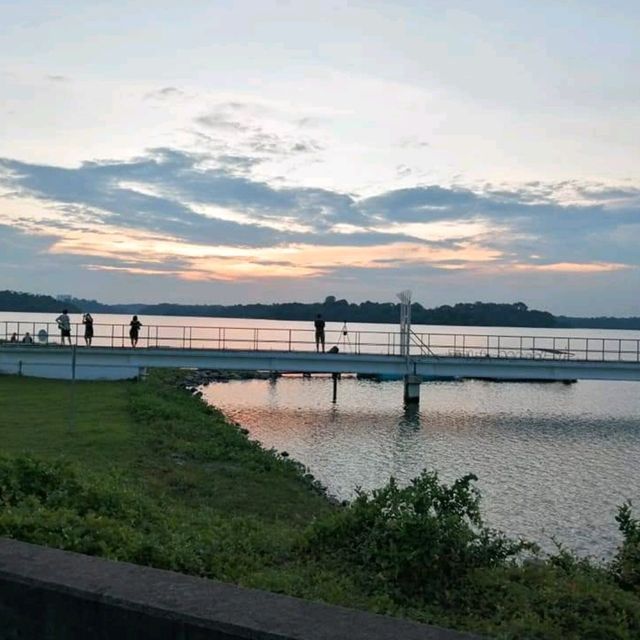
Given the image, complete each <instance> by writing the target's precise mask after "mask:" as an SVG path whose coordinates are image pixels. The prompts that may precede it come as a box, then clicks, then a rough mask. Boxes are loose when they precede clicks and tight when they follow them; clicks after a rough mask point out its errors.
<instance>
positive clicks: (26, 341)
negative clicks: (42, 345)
mask: <svg viewBox="0 0 640 640" xmlns="http://www.w3.org/2000/svg"><path fill="white" fill-rule="evenodd" d="M22 342H24V344H33V338H32V337H31V334H30V333H29V332H28V331H27V333H25V334H24V337H23V338H22Z"/></svg>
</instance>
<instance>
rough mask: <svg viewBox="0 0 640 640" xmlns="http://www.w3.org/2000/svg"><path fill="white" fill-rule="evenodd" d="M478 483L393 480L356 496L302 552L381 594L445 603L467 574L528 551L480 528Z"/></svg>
mask: <svg viewBox="0 0 640 640" xmlns="http://www.w3.org/2000/svg"><path fill="white" fill-rule="evenodd" d="M475 480H477V478H476V477H475V476H474V475H472V474H469V475H466V476H464V477H462V478H460V479H458V480H456V481H455V482H454V483H453V484H452V485H451V486H447V485H446V484H440V483H439V481H438V475H437V473H436V472H428V471H425V472H423V473H422V474H421V475H420V476H419V477H417V478H415V479H414V480H412V481H411V483H410V484H409V485H408V486H407V487H404V488H400V487H399V486H398V485H397V483H396V482H395V480H394V479H393V478H392V479H391V480H390V481H389V483H388V484H387V485H386V486H385V487H383V488H382V489H379V490H376V491H373V492H372V493H371V494H367V493H365V492H362V491H358V494H357V497H356V499H355V500H354V501H353V503H351V504H350V505H348V506H347V507H346V508H344V509H343V510H341V511H339V512H337V513H335V514H332V515H330V516H328V517H326V518H324V519H322V520H319V521H317V522H316V523H315V524H313V525H312V526H311V528H310V529H309V531H308V532H307V536H306V547H307V549H308V550H309V551H311V552H313V553H328V554H332V555H334V556H336V557H338V558H339V559H340V560H341V561H343V562H347V563H350V564H352V565H355V566H356V567H358V568H359V570H363V571H365V572H366V575H367V576H369V577H371V576H373V579H374V581H375V582H377V583H378V586H381V587H383V590H385V591H388V590H389V588H390V589H391V591H392V592H395V593H396V595H399V596H404V597H407V598H412V599H415V598H416V597H418V598H426V599H430V600H432V599H438V598H443V597H444V598H446V597H447V590H448V589H450V588H452V587H453V586H455V585H456V584H459V583H460V582H462V581H463V580H464V579H465V577H466V576H467V575H468V574H469V572H471V571H473V570H475V569H478V568H489V567H494V566H497V565H500V564H501V563H504V562H505V561H506V560H507V559H509V558H514V557H515V556H517V555H518V554H519V553H520V552H521V551H523V550H524V549H525V548H530V547H531V545H528V544H526V543H524V542H522V541H513V540H510V539H508V538H507V537H506V536H504V535H503V534H501V533H499V532H496V531H494V530H492V529H488V528H486V527H485V526H484V525H483V523H482V519H481V517H480V509H479V503H480V495H479V493H478V490H477V489H476V488H475V486H473V482H474V481H475Z"/></svg>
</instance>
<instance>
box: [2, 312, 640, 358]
mask: <svg viewBox="0 0 640 640" xmlns="http://www.w3.org/2000/svg"><path fill="white" fill-rule="evenodd" d="M27 332H29V334H30V335H31V336H32V337H33V341H34V344H41V345H44V344H50V345H54V344H58V345H59V344H60V340H61V338H60V330H59V329H58V327H57V325H56V323H55V322H26V321H20V322H17V321H0V343H1V345H0V346H2V347H3V348H10V347H11V346H12V344H13V343H12V342H11V337H12V336H13V335H14V334H15V335H16V339H17V344H21V341H22V339H23V338H24V336H25V334H26V333H27ZM71 339H72V342H73V343H74V344H76V345H78V346H83V345H84V344H85V340H84V326H83V325H82V324H81V323H74V324H72V325H71ZM92 345H93V346H95V347H112V348H120V347H129V346H131V341H130V337H129V325H128V324H99V323H94V336H93V340H92ZM325 345H326V346H325V349H326V350H327V351H329V350H330V349H331V347H333V346H337V347H338V349H339V352H342V353H344V352H346V353H355V354H379V355H396V356H397V355H400V351H401V340H400V332H399V331H397V330H396V331H374V330H371V331H370V330H360V329H358V330H355V331H352V330H349V331H347V332H345V331H344V330H333V329H329V330H327V331H326V332H325ZM137 346H138V348H180V349H218V350H222V349H224V350H243V351H247V350H248V351H315V350H316V343H315V331H314V330H313V329H297V328H284V327H233V326H203V325H200V326H198V325H193V326H183V325H160V324H158V325H156V324H150V325H145V326H143V327H142V329H141V330H140V333H139V341H138V345H137ZM410 355H411V357H412V358H428V357H431V358H433V357H437V358H508V359H529V360H530V359H536V360H562V361H567V360H571V361H589V362H594V361H601V362H604V361H607V362H636V363H640V340H639V339H632V338H612V337H582V336H571V337H567V336H533V335H522V336H513V335H499V334H475V333H464V334H460V333H442V332H439V333H436V332H434V333H432V332H412V334H411V344H410Z"/></svg>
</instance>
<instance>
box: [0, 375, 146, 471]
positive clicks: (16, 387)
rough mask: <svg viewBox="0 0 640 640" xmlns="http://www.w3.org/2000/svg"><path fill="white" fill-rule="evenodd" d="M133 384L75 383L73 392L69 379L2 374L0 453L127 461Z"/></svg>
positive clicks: (98, 463) (99, 464) (104, 463)
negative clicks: (72, 399) (72, 400)
mask: <svg viewBox="0 0 640 640" xmlns="http://www.w3.org/2000/svg"><path fill="white" fill-rule="evenodd" d="M132 385H133V383H132V382H75V383H74V386H73V391H72V387H71V383H69V382H62V381H59V380H41V379H35V378H20V377H17V376H0V452H3V453H9V454H20V453H29V454H32V455H37V456H41V457H43V458H47V459H52V458H55V457H59V456H61V455H63V456H65V457H67V458H69V459H72V460H75V461H77V462H79V463H82V464H86V465H87V466H89V467H91V468H105V467H108V466H113V465H120V466H123V467H124V466H127V465H128V464H130V463H131V462H132V460H133V456H134V455H135V451H134V450H133V449H132V441H133V434H134V425H135V422H134V419H133V417H132V415H131V412H130V391H131V387H132ZM72 393H73V396H74V406H75V412H72V404H71V398H72Z"/></svg>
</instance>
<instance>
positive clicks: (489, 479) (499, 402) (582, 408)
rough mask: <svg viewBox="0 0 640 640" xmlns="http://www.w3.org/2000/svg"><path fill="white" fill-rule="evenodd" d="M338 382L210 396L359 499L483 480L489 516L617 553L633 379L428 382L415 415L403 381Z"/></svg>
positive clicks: (636, 454) (628, 489) (635, 474)
mask: <svg viewBox="0 0 640 640" xmlns="http://www.w3.org/2000/svg"><path fill="white" fill-rule="evenodd" d="M331 385H332V382H331V379H330V378H321V377H314V378H312V379H302V378H293V377H291V378H287V377H285V378H280V379H278V380H277V381H275V382H269V381H262V380H251V381H237V382H229V383H216V384H213V385H210V386H209V387H208V388H206V390H205V397H206V399H207V400H208V401H209V402H210V403H211V404H213V405H215V406H217V407H219V408H220V409H222V410H223V411H224V412H225V413H226V414H227V415H229V416H230V417H231V418H233V419H234V420H237V421H238V422H239V423H241V424H242V425H243V426H245V427H247V428H248V429H249V430H250V433H251V435H252V436H253V437H254V438H256V439H257V440H259V441H260V442H262V443H263V444H264V445H265V446H266V447H273V448H275V449H277V450H279V451H283V450H286V451H288V452H289V453H290V454H291V455H292V456H293V457H294V458H296V459H297V460H299V461H301V462H302V463H304V464H305V465H306V466H308V467H309V469H310V470H311V472H312V473H313V474H314V475H315V476H316V477H317V478H318V479H319V480H321V481H322V482H323V483H324V484H325V485H326V486H327V487H328V489H329V491H330V492H331V493H332V494H334V495H335V496H337V497H340V498H351V497H353V494H354V490H355V488H356V487H357V486H361V487H363V488H365V489H373V488H376V487H379V486H380V485H382V484H383V483H384V482H385V481H386V480H387V479H388V477H389V476H395V477H396V478H398V479H399V480H400V481H403V482H406V481H408V480H409V479H411V478H412V477H414V476H416V475H418V474H419V473H420V472H421V471H422V470H423V469H437V470H438V471H439V472H440V474H441V477H442V478H444V479H446V480H448V481H451V480H453V479H454V478H456V477H458V476H460V475H462V474H465V473H468V472H473V473H475V474H476V475H477V476H478V477H479V488H480V489H481V491H482V495H483V505H484V509H483V512H484V514H485V518H486V520H487V522H488V523H489V524H490V525H491V526H494V527H497V528H499V529H502V530H504V531H507V532H509V533H512V534H517V535H523V536H525V537H527V538H529V539H532V540H536V541H538V542H540V543H541V544H543V546H545V547H547V548H548V547H550V545H551V537H552V536H553V537H554V538H556V539H557V540H559V541H561V542H563V543H565V544H568V545H570V547H571V548H573V549H574V550H576V551H578V552H579V553H581V554H591V555H595V556H597V557H604V556H608V555H610V553H611V552H612V551H613V549H614V548H615V546H616V544H617V542H618V539H619V538H618V534H617V529H616V526H615V521H614V515H615V507H616V505H617V504H621V503H622V502H623V501H624V500H625V499H628V498H630V499H633V500H634V502H635V504H640V419H639V416H640V393H639V392H640V388H639V387H638V384H637V383H632V382H591V381H589V382H578V383H576V384H572V385H563V384H557V383H554V384H544V383H541V384H530V383H528V384H525V383H490V382H481V381H472V380H468V381H463V382H431V383H424V384H423V385H422V394H421V395H422V397H421V405H420V407H419V409H417V410H416V411H415V412H406V411H405V410H404V409H403V407H402V383H395V382H383V383H375V382H368V381H359V380H356V379H354V378H350V379H343V380H342V381H341V382H340V386H339V390H338V394H339V396H338V403H337V404H336V405H332V404H331V394H332V388H331Z"/></svg>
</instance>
